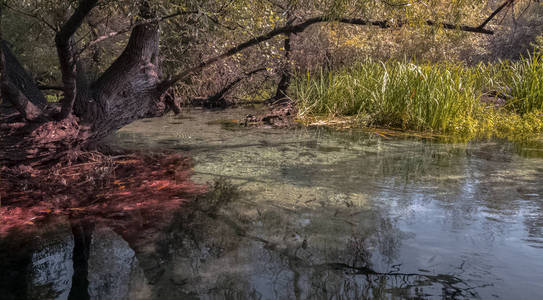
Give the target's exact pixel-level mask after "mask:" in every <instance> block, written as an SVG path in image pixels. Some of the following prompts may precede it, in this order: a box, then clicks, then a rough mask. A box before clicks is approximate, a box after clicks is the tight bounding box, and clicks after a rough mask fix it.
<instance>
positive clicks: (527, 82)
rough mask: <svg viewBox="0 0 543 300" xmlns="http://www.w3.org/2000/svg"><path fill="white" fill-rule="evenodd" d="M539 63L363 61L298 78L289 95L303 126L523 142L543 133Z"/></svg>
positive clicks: (533, 59) (536, 58)
mask: <svg viewBox="0 0 543 300" xmlns="http://www.w3.org/2000/svg"><path fill="white" fill-rule="evenodd" d="M542 78H543V62H542V58H541V56H538V55H533V56H531V57H528V58H523V59H522V60H520V61H517V62H510V61H503V62H499V63H496V64H479V65H477V66H473V67H466V66H460V65H452V64H448V63H441V64H422V65H417V64H414V63H409V62H399V61H388V62H379V61H373V60H369V59H368V60H366V61H364V62H362V63H359V64H356V65H353V66H349V67H345V68H343V69H339V70H324V69H323V70H320V71H318V72H316V73H311V74H310V73H308V74H306V75H305V76H297V80H296V83H295V84H294V86H293V96H294V97H295V99H296V100H297V102H298V105H299V108H300V110H299V118H300V119H301V120H302V121H304V122H306V123H311V122H315V119H319V120H320V121H321V122H324V123H326V120H335V119H337V118H338V117H339V118H343V119H344V118H348V119H349V120H350V124H351V125H352V124H355V125H357V126H362V127H364V126H369V127H384V128H395V129H402V130H415V131H421V132H431V133H434V134H445V135H451V136H458V137H462V138H466V139H469V138H474V137H491V136H495V137H508V138H514V139H516V138H526V137H529V136H533V135H536V134H539V133H541V132H543V80H542Z"/></svg>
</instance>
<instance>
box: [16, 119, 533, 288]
mask: <svg viewBox="0 0 543 300" xmlns="http://www.w3.org/2000/svg"><path fill="white" fill-rule="evenodd" d="M246 113H247V111H245V110H243V109H236V110H227V111H221V112H209V111H194V112H192V113H188V114H186V117H181V118H180V117H173V116H172V117H167V118H161V119H153V120H146V121H142V122H138V123H134V124H132V125H130V126H128V127H126V128H124V129H123V130H121V131H119V132H118V133H117V134H116V136H114V137H112V138H111V139H110V142H111V143H112V144H114V145H116V146H119V147H124V148H129V149H134V148H138V149H145V150H150V151H153V150H156V151H162V150H164V149H169V150H174V151H183V152H186V153H188V154H189V155H190V156H191V157H193V159H194V163H195V166H194V178H195V180H196V181H198V182H201V183H206V182H209V183H211V184H213V182H214V181H218V182H219V183H217V184H216V186H217V187H219V188H220V187H222V188H223V189H227V190H228V191H231V190H232V187H231V186H230V185H228V184H226V183H224V180H227V181H228V182H229V183H231V184H232V185H233V186H234V187H235V189H236V190H237V192H232V194H233V195H234V196H233V197H230V199H229V200H230V201H229V202H228V203H223V204H221V206H220V207H218V208H217V209H214V210H210V209H207V210H205V209H200V210H196V211H195V212H194V213H193V214H191V215H190V216H183V217H179V218H177V219H176V221H175V222H173V224H169V225H168V226H167V228H166V229H164V230H163V232H162V233H161V234H158V235H156V236H152V237H147V238H146V239H141V240H140V241H130V243H127V242H126V241H124V240H123V239H122V237H121V236H120V235H118V234H116V233H115V232H113V231H111V230H109V229H107V228H101V229H99V230H95V232H93V233H92V240H93V243H94V244H93V245H95V246H93V247H91V250H90V254H88V255H87V256H89V257H90V258H89V257H88V261H89V262H88V264H89V271H88V278H89V280H88V281H89V286H88V294H89V295H90V298H93V299H120V298H130V299H135V298H141V299H363V298H374V299H412V298H422V299H426V298H429V299H433V298H438V299H439V298H447V299H449V298H450V299H457V298H459V299H462V298H469V299H472V298H483V299H489V298H502V299H541V298H542V297H543V211H542V210H543V146H542V144H543V143H542V142H533V143H529V144H526V145H517V144H512V143H507V142H480V143H470V144H467V145H466V144H447V143H439V142H436V141H428V140H417V139H396V138H383V137H380V136H376V135H372V134H368V133H361V132H358V133H356V132H333V131H330V130H326V129H293V130H276V129H244V128H240V127H238V126H236V125H235V124H234V123H232V122H231V121H229V120H233V119H238V118H240V117H241V116H242V115H244V114H246ZM223 193H224V191H223ZM61 232H62V231H61ZM68 234H69V233H68ZM60 236H66V234H64V235H62V234H60ZM45 240H49V241H50V240H51V239H45ZM55 240H56V241H58V243H57V244H55V245H57V246H55V247H53V248H51V246H50V245H51V242H50V243H49V244H47V243H45V244H46V247H49V248H51V249H53V250H48V251H49V253H50V255H49V257H45V258H44V257H40V256H39V253H41V252H40V251H42V252H43V251H44V250H43V249H41V250H40V249H39V247H38V248H37V249H36V250H35V252H33V253H34V254H33V256H31V257H32V258H33V260H32V261H34V257H37V258H35V260H36V261H38V260H39V259H41V260H42V261H41V262H37V263H36V264H35V265H37V266H38V267H37V268H30V269H29V270H30V271H29V272H28V273H29V274H31V275H30V277H31V278H34V279H32V280H27V281H28V282H29V283H28V288H27V290H28V291H30V292H28V293H27V294H28V295H40V298H44V297H45V296H43V295H44V293H43V292H41V294H40V293H37V292H36V290H38V289H36V288H35V287H36V286H48V287H49V289H53V290H55V291H56V294H54V296H51V297H53V298H55V297H57V298H60V299H65V298H66V297H67V296H68V292H66V290H68V291H69V286H70V284H71V276H72V275H73V268H72V267H71V265H70V264H69V263H66V262H67V261H68V262H69V261H70V260H71V259H72V255H71V254H70V249H73V244H74V242H73V237H69V238H56V239H55ZM38 244H39V243H38ZM58 245H62V246H58ZM44 247H45V246H44ZM36 253H37V254H36ZM36 255H37V256H36ZM44 259H45V260H44ZM47 259H49V260H47ZM74 259H75V258H74ZM36 270H38V271H36ZM40 270H41V271H40ZM51 270H53V271H51ZM108 270H109V271H108ZM108 272H109V274H108ZM55 274H61V275H58V276H56V275H55ZM62 274H63V275H62ZM48 280H49V281H48ZM68 283H70V284H68ZM38 291H40V290H38ZM29 297H30V298H32V296H29ZM72 297H73V296H72ZM45 298H47V297H45Z"/></svg>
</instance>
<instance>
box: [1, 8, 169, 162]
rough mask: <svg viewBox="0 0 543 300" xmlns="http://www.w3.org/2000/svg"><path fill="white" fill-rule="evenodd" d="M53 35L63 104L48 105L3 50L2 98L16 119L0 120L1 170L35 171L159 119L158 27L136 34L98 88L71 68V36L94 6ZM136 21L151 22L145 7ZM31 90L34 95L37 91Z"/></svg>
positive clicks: (161, 99) (79, 12) (79, 10)
mask: <svg viewBox="0 0 543 300" xmlns="http://www.w3.org/2000/svg"><path fill="white" fill-rule="evenodd" d="M80 3H81V4H80V7H78V8H77V9H76V10H75V12H74V14H73V15H72V17H71V18H70V19H69V20H68V21H67V22H66V23H65V25H64V26H63V28H62V29H61V31H60V32H59V33H58V34H57V36H56V40H55V41H56V44H57V50H58V51H57V52H58V55H59V61H60V66H61V71H62V81H63V86H64V97H63V99H62V100H61V103H60V104H61V105H60V107H59V106H58V105H56V106H51V105H50V106H45V105H44V104H45V102H44V97H43V94H41V92H40V91H39V90H38V89H37V87H36V86H37V85H36V84H35V82H34V81H33V80H32V79H31V77H30V76H29V75H28V73H26V72H24V69H23V68H22V67H21V64H19V63H18V62H17V60H16V58H15V56H14V55H12V54H11V52H10V50H9V48H8V47H7V45H5V43H4V42H3V43H2V50H3V51H1V56H2V64H1V65H2V67H1V68H2V70H1V71H2V98H3V99H4V100H6V101H8V102H11V103H12V104H13V107H14V108H15V109H16V110H18V111H19V113H20V115H19V117H18V120H14V119H13V117H11V118H8V117H7V116H6V115H5V114H4V115H0V165H8V166H9V165H17V164H28V165H37V164H42V163H45V162H47V161H50V160H56V159H58V158H60V157H62V156H65V155H66V154H67V153H69V152H70V151H74V150H79V149H83V148H85V147H87V146H89V145H93V144H94V143H95V142H96V141H98V140H100V139H102V138H103V137H105V136H107V135H108V134H110V133H111V132H113V131H115V130H117V129H119V128H121V127H123V126H124V125H126V124H129V123H131V122H133V121H135V120H137V119H141V118H146V117H154V116H160V115H163V114H164V113H165V112H166V111H167V110H168V106H167V105H166V99H165V98H166V97H165V92H166V90H167V88H165V87H164V86H163V85H162V84H161V83H160V79H159V74H160V70H159V65H158V43H159V25H158V21H156V22H146V23H144V24H142V25H139V26H136V27H134V29H133V30H132V33H131V36H130V39H129V41H128V44H127V46H126V48H125V50H124V52H123V53H122V54H121V55H120V56H119V57H118V58H117V60H116V61H115V62H114V63H113V64H112V65H111V66H110V67H109V68H108V69H107V70H106V71H105V72H104V74H103V75H102V76H100V77H99V79H98V80H96V81H95V82H88V81H87V80H86V76H85V74H84V71H83V70H82V68H81V66H80V64H78V63H77V61H76V56H75V54H74V53H75V51H74V47H73V41H72V36H73V34H74V33H75V31H76V30H77V28H79V26H81V22H82V21H83V19H84V18H85V16H86V15H87V14H88V12H89V11H90V10H91V9H92V8H93V7H94V6H95V5H96V3H97V0H87V1H81V2H80ZM141 16H142V17H143V18H145V19H150V20H152V18H154V15H153V14H152V13H151V11H150V9H149V6H148V5H146V1H142V6H141ZM34 87H36V88H34Z"/></svg>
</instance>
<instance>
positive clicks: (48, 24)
mask: <svg viewBox="0 0 543 300" xmlns="http://www.w3.org/2000/svg"><path fill="white" fill-rule="evenodd" d="M4 6H5V7H7V8H8V9H10V10H11V11H13V12H15V13H18V14H20V15H23V16H26V17H29V18H32V19H34V20H36V21H38V22H40V23H43V24H44V25H45V26H47V28H49V29H51V30H52V31H54V32H57V28H56V27H55V26H53V25H52V24H51V23H49V22H47V21H46V20H45V19H44V18H42V17H40V16H38V15H34V14H31V13H27V12H25V11H22V10H19V9H17V8H15V7H12V6H9V5H8V4H7V3H4Z"/></svg>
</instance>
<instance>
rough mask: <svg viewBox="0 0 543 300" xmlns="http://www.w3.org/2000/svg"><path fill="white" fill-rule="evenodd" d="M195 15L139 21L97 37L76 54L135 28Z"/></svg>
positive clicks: (193, 12)
mask: <svg viewBox="0 0 543 300" xmlns="http://www.w3.org/2000/svg"><path fill="white" fill-rule="evenodd" d="M196 13H198V12H197V11H192V10H191V11H177V12H175V13H173V14H170V15H167V16H162V17H157V18H152V19H147V20H144V21H141V22H137V23H135V24H133V25H130V26H129V27H127V28H124V29H121V30H119V31H113V32H109V33H106V34H104V35H101V36H99V37H98V38H96V39H95V40H93V41H92V42H90V43H88V44H87V45H85V47H84V48H82V49H81V50H80V51H79V52H78V55H80V54H81V53H83V52H85V50H87V49H88V48H90V47H92V46H94V45H96V44H99V43H101V42H103V41H105V40H107V39H110V38H113V37H116V36H119V35H122V34H125V33H128V32H130V31H132V30H133V29H134V28H136V27H137V26H140V25H146V24H151V23H156V22H162V21H165V20H167V19H171V18H175V17H178V16H181V15H189V14H196Z"/></svg>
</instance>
